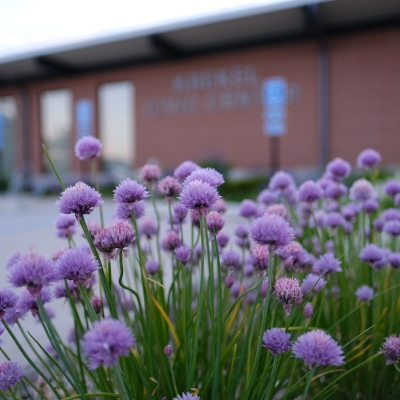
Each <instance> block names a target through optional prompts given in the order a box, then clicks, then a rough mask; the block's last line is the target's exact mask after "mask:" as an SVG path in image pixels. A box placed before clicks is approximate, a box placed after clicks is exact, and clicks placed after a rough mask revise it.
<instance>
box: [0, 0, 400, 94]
mask: <svg viewBox="0 0 400 400" xmlns="http://www.w3.org/2000/svg"><path fill="white" fill-rule="evenodd" d="M388 23H392V24H393V23H395V24H399V26H400V1H398V0H289V1H283V2H281V3H277V4H272V5H266V6H264V7H256V8H250V9H246V10H244V11H243V10H242V11H240V12H232V13H226V14H222V15H216V16H211V17H207V18H200V19H192V20H186V21H183V22H179V23H174V24H168V25H159V26H156V27H152V28H147V29H141V30H134V31H131V32H127V33H124V34H118V35H113V36H107V37H101V38H97V39H95V40H90V41H82V42H78V43H72V44H69V45H64V46H58V47H51V48H47V49H43V50H41V51H34V52H31V53H23V54H20V55H15V56H12V57H7V58H3V59H0V87H1V86H8V85H12V84H18V83H24V82H27V81H32V80H39V79H47V78H51V77H56V76H65V75H70V74H76V73H83V72H89V71H93V70H100V69H107V68H115V67H123V66H128V65H135V64H139V63H145V62H152V61H159V60H165V59H171V58H173V59H174V58H183V57H190V56H193V55H198V54H204V53H208V52H215V51H221V50H224V49H232V48H238V47H244V46H249V45H255V44H260V43H268V42H276V41H278V40H283V39H284V40H288V39H298V38H304V37H310V36H315V35H317V36H320V35H323V34H332V33H333V32H340V31H342V30H348V29H355V28H365V27H369V26H371V25H377V24H379V25H381V26H383V25H385V24H388Z"/></svg>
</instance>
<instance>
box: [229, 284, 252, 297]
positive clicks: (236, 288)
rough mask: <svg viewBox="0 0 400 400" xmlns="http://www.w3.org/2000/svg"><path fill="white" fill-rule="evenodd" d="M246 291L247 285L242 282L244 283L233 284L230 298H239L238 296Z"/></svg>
mask: <svg viewBox="0 0 400 400" xmlns="http://www.w3.org/2000/svg"><path fill="white" fill-rule="evenodd" d="M247 289H248V285H247V283H246V282H244V283H240V282H235V283H234V284H233V285H232V287H231V293H232V297H233V298H235V299H237V298H238V297H239V295H240V294H242V293H243V292H244V291H245V290H247Z"/></svg>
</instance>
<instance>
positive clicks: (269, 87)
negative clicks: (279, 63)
mask: <svg viewBox="0 0 400 400" xmlns="http://www.w3.org/2000/svg"><path fill="white" fill-rule="evenodd" d="M287 86H288V85H287V81H286V79H285V78H283V77H280V76H277V77H273V78H267V79H265V80H264V82H263V86H262V104H263V131H264V133H265V134H266V135H267V136H269V137H270V138H271V142H270V143H271V147H270V149H271V153H270V162H271V164H270V167H271V172H274V171H276V170H278V169H279V167H280V151H279V144H280V143H279V137H280V136H282V135H284V134H285V133H286V131H287V124H286V118H287V103H288V90H287Z"/></svg>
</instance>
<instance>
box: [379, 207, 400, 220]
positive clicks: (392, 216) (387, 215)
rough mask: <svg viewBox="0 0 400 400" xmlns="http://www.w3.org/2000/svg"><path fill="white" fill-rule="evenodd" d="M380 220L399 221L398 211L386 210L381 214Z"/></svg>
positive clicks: (399, 211)
mask: <svg viewBox="0 0 400 400" xmlns="http://www.w3.org/2000/svg"><path fill="white" fill-rule="evenodd" d="M382 219H383V220H384V221H385V222H389V221H392V220H396V221H400V210H397V209H396V208H388V209H387V210H385V211H384V212H383V213H382Z"/></svg>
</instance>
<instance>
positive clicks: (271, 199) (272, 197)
mask: <svg viewBox="0 0 400 400" xmlns="http://www.w3.org/2000/svg"><path fill="white" fill-rule="evenodd" d="M278 197H279V194H278V192H273V191H272V190H269V189H264V190H263V191H262V192H260V194H259V195H258V196H257V201H258V202H259V203H263V204H265V205H266V206H269V205H271V204H273V203H275V202H276V201H277V200H278Z"/></svg>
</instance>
